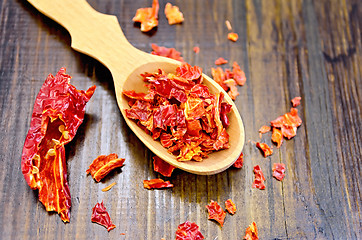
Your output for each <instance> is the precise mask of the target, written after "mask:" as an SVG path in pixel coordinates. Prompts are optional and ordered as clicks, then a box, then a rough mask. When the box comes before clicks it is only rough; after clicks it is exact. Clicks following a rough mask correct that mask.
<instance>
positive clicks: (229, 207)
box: [225, 199, 236, 215]
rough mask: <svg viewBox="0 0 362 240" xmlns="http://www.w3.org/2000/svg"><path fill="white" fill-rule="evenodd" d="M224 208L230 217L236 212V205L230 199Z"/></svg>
mask: <svg viewBox="0 0 362 240" xmlns="http://www.w3.org/2000/svg"><path fill="white" fill-rule="evenodd" d="M225 208H226V210H227V211H228V212H229V213H230V214H232V215H234V214H235V212H236V205H235V203H234V202H233V201H232V200H231V199H228V200H226V201H225Z"/></svg>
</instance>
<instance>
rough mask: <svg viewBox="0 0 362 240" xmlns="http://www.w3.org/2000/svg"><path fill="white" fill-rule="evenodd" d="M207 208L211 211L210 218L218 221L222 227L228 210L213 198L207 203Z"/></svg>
mask: <svg viewBox="0 0 362 240" xmlns="http://www.w3.org/2000/svg"><path fill="white" fill-rule="evenodd" d="M206 208H207V210H208V212H209V219H213V220H215V221H217V222H218V223H220V225H221V227H222V226H223V225H224V220H225V216H226V212H225V211H224V210H223V209H222V208H221V206H220V205H219V204H218V203H217V202H215V201H213V200H211V201H210V204H209V205H206Z"/></svg>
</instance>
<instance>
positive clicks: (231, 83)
mask: <svg viewBox="0 0 362 240" xmlns="http://www.w3.org/2000/svg"><path fill="white" fill-rule="evenodd" d="M224 84H225V85H226V86H227V87H228V88H229V91H228V95H229V96H230V97H231V99H232V100H235V99H236V97H237V96H239V91H238V88H237V87H236V82H235V80H234V79H227V80H225V81H224Z"/></svg>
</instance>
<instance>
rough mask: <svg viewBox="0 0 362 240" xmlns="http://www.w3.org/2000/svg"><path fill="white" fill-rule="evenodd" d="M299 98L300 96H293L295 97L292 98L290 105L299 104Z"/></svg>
mask: <svg viewBox="0 0 362 240" xmlns="http://www.w3.org/2000/svg"><path fill="white" fill-rule="evenodd" d="M300 100H302V98H301V97H295V98H293V99H292V101H291V102H292V105H293V107H297V106H299V105H300Z"/></svg>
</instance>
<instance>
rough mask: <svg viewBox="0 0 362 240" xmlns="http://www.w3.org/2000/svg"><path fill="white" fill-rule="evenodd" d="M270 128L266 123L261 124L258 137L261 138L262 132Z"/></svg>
mask: <svg viewBox="0 0 362 240" xmlns="http://www.w3.org/2000/svg"><path fill="white" fill-rule="evenodd" d="M270 130H271V127H269V126H266V125H264V126H261V127H260V128H259V137H260V138H261V136H262V134H264V133H267V132H269V131H270Z"/></svg>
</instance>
